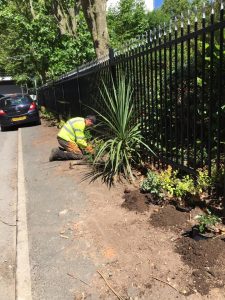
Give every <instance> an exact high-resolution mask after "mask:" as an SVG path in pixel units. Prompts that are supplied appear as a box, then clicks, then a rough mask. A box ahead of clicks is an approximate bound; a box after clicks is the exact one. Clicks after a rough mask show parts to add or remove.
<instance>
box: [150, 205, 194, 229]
mask: <svg viewBox="0 0 225 300" xmlns="http://www.w3.org/2000/svg"><path fill="white" fill-rule="evenodd" d="M188 219H189V214H188V213H184V212H180V211H177V210H176V208H175V207H174V206H172V205H168V206H165V207H163V208H160V209H159V210H158V209H156V211H155V212H154V213H153V214H152V215H151V218H150V223H151V225H153V226H154V227H174V228H180V229H181V228H182V227H184V226H185V225H186V223H187V222H188Z"/></svg>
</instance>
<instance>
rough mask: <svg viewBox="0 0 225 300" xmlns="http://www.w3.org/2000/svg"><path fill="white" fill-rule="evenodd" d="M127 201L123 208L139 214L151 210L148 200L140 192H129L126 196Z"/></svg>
mask: <svg viewBox="0 0 225 300" xmlns="http://www.w3.org/2000/svg"><path fill="white" fill-rule="evenodd" d="M123 198H124V199H125V201H124V202H123V203H122V205H121V206H122V207H124V208H127V209H129V210H133V211H137V212H145V211H148V210H149V204H148V200H147V199H146V197H145V195H144V194H142V193H141V192H140V191H139V190H134V191H128V192H126V193H125V194H124V196H123Z"/></svg>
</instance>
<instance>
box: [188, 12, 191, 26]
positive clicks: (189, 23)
mask: <svg viewBox="0 0 225 300" xmlns="http://www.w3.org/2000/svg"><path fill="white" fill-rule="evenodd" d="M187 18H188V19H187V23H188V26H190V25H191V22H190V10H189V9H188V12H187Z"/></svg>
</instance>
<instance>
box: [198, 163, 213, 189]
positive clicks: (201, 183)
mask: <svg viewBox="0 0 225 300" xmlns="http://www.w3.org/2000/svg"><path fill="white" fill-rule="evenodd" d="M211 185H212V180H211V178H210V177H209V173H208V170H206V169H198V170H197V182H196V192H197V193H199V194H200V193H202V192H204V191H206V190H207V189H208V188H209V187H210V186H211Z"/></svg>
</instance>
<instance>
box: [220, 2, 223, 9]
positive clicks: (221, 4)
mask: <svg viewBox="0 0 225 300" xmlns="http://www.w3.org/2000/svg"><path fill="white" fill-rule="evenodd" d="M220 9H221V10H223V9H224V3H223V0H221V1H220Z"/></svg>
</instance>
